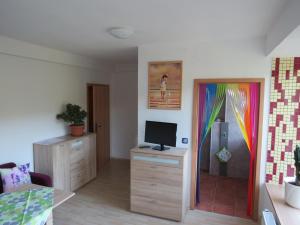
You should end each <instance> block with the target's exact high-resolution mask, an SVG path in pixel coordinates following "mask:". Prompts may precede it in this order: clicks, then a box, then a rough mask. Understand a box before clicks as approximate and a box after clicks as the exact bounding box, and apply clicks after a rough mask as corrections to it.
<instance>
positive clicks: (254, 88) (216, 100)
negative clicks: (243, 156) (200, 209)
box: [196, 83, 259, 216]
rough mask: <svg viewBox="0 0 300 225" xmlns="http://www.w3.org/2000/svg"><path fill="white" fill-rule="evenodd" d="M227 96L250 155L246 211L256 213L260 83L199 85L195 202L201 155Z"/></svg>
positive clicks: (197, 193) (197, 195)
mask: <svg viewBox="0 0 300 225" xmlns="http://www.w3.org/2000/svg"><path fill="white" fill-rule="evenodd" d="M226 97H227V98H228V100H229V102H230V105H231V107H232V109H233V111H234V115H235V118H236V121H237V123H238V125H239V127H240V129H241V133H242V135H243V137H244V139H245V142H246V145H247V147H248V150H249V154H250V166H249V179H248V182H249V184H248V207H247V214H248V215H249V216H252V212H253V189H254V168H255V165H254V164H255V159H256V147H257V122H258V107H259V84H258V83H243V84H200V86H199V110H198V112H199V124H198V143H199V144H198V162H197V168H198V174H197V182H196V185H197V188H196V202H197V203H199V202H200V156H201V150H202V146H203V144H204V143H205V140H206V137H207V134H208V133H209V131H210V129H211V127H212V125H213V124H214V122H215V120H216V119H217V117H218V115H219V113H220V110H221V108H222V107H223V104H224V102H225V98H226Z"/></svg>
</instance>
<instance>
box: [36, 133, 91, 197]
mask: <svg viewBox="0 0 300 225" xmlns="http://www.w3.org/2000/svg"><path fill="white" fill-rule="evenodd" d="M33 151H34V170H35V171H36V172H38V173H44V174H47V175H49V176H50V177H51V178H52V181H53V187H55V188H57V189H61V190H65V191H74V190H76V189H78V188H80V187H81V186H83V185H84V184H86V183H87V182H89V181H90V180H92V179H93V178H95V177H96V135H95V134H92V133H91V134H85V135H84V136H82V137H72V136H63V137H58V138H52V139H49V140H45V141H41V142H38V143H34V144H33Z"/></svg>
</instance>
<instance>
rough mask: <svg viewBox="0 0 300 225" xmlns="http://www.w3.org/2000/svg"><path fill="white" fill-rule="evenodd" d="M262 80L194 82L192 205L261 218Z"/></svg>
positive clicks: (197, 207)
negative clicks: (259, 201) (259, 195)
mask: <svg viewBox="0 0 300 225" xmlns="http://www.w3.org/2000/svg"><path fill="white" fill-rule="evenodd" d="M263 89H264V80H263V79H208V80H195V81H194V102H193V108H194V111H193V156H192V187H191V208H192V209H200V210H205V211H210V212H215V213H221V214H226V215H231V216H237V217H243V218H254V219H256V218H257V207H258V190H259V186H258V185H259V162H260V148H261V120H262V112H263V109H262V107H263V106H262V105H263V104H260V103H263V94H264V92H263Z"/></svg>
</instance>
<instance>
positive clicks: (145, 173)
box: [131, 161, 182, 187]
mask: <svg viewBox="0 0 300 225" xmlns="http://www.w3.org/2000/svg"><path fill="white" fill-rule="evenodd" d="M131 179H134V180H138V181H144V182H145V181H147V182H155V183H160V184H164V185H169V186H179V187H180V186H182V170H180V169H178V168H172V167H164V166H157V165H149V164H147V163H146V164H142V163H140V162H135V161H133V162H132V163H131Z"/></svg>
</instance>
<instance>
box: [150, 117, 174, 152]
mask: <svg viewBox="0 0 300 225" xmlns="http://www.w3.org/2000/svg"><path fill="white" fill-rule="evenodd" d="M176 132H177V124H176V123H163V122H155V121H146V129H145V142H148V143H154V144H159V145H161V146H162V148H163V146H164V145H168V146H173V147H176ZM161 150H164V149H161Z"/></svg>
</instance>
